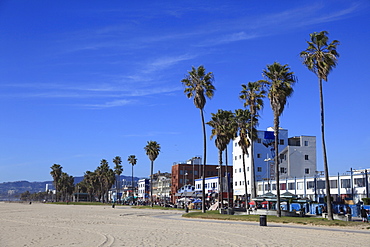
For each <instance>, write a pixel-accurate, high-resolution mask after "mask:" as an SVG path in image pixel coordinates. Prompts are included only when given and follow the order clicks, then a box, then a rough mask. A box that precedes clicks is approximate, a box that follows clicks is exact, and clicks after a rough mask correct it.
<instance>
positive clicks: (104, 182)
mask: <svg viewBox="0 0 370 247" xmlns="http://www.w3.org/2000/svg"><path fill="white" fill-rule="evenodd" d="M95 173H96V175H97V179H98V181H99V184H100V193H101V194H100V198H101V200H102V201H103V202H104V201H108V191H109V189H110V188H111V187H112V185H113V184H114V181H115V174H114V171H113V170H112V169H110V168H109V165H108V161H107V160H105V159H102V160H101V161H100V166H99V167H98V168H96V170H95Z"/></svg>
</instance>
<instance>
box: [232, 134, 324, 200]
mask: <svg viewBox="0 0 370 247" xmlns="http://www.w3.org/2000/svg"><path fill="white" fill-rule="evenodd" d="M257 135H258V138H257V140H256V141H255V142H254V143H253V147H254V173H255V180H256V182H257V181H268V180H274V179H275V164H274V157H275V150H274V138H275V136H274V131H273V128H271V127H270V128H268V129H267V131H261V130H259V131H258V132H257ZM238 141H239V137H237V138H236V139H235V140H234V141H233V180H234V184H233V185H234V196H236V197H239V198H240V197H242V196H244V195H245V189H244V172H243V154H242V149H241V148H240V146H239V145H238ZM248 153H249V154H247V155H245V169H246V177H247V190H248V194H251V190H252V186H251V185H252V184H251V181H252V173H251V156H250V155H251V147H250V148H249V149H248ZM279 154H280V155H279V159H280V165H279V167H280V179H285V178H294V177H303V176H315V175H316V169H317V168H316V137H314V136H299V137H291V138H288V130H285V129H280V130H279Z"/></svg>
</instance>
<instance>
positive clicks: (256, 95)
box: [239, 81, 266, 197]
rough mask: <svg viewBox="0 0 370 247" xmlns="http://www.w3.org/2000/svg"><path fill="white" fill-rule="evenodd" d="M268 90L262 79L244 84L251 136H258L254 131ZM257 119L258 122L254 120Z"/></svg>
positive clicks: (254, 187) (243, 96) (252, 148)
mask: <svg viewBox="0 0 370 247" xmlns="http://www.w3.org/2000/svg"><path fill="white" fill-rule="evenodd" d="M265 94H266V91H265V90H264V89H263V84H262V82H261V81H256V82H249V83H248V85H245V84H242V91H241V92H240V96H239V98H240V99H242V100H244V107H248V108H249V112H250V114H251V117H250V120H251V123H250V130H249V132H250V133H251V135H250V137H253V136H256V134H254V133H253V132H252V131H253V129H255V127H256V126H258V116H259V115H258V111H259V110H261V109H262V108H263V98H265ZM255 119H256V121H257V122H255V121H254V120H255ZM254 140H255V139H253V138H252V139H251V141H250V142H251V145H250V147H251V174H252V181H251V191H252V197H256V179H255V178H256V175H255V169H254V145H253V142H254Z"/></svg>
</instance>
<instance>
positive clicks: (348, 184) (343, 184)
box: [340, 179, 351, 188]
mask: <svg viewBox="0 0 370 247" xmlns="http://www.w3.org/2000/svg"><path fill="white" fill-rule="evenodd" d="M340 187H341V188H351V179H341V180H340Z"/></svg>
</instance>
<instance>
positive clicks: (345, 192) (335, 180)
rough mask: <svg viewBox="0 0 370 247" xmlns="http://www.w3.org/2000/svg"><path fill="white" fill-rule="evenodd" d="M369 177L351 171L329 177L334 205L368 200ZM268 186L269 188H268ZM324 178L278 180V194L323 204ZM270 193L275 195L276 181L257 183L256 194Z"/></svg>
mask: <svg viewBox="0 0 370 247" xmlns="http://www.w3.org/2000/svg"><path fill="white" fill-rule="evenodd" d="M369 179H370V177H369V172H368V170H352V169H351V171H349V172H347V173H345V174H341V175H340V174H338V175H336V176H330V177H329V181H330V194H331V196H332V197H333V201H334V202H336V203H347V204H358V203H359V202H361V200H362V198H365V197H366V198H369V192H370V191H369V183H370V180H369ZM269 184H270V185H271V186H269ZM325 188H326V186H325V177H324V176H323V175H322V174H317V175H315V176H312V177H306V176H304V177H300V178H286V179H282V180H280V193H284V192H285V191H288V192H290V193H292V194H295V195H297V196H298V197H300V198H307V199H310V200H312V201H316V202H319V203H323V202H324V201H325V199H324V198H325V196H326V189H325ZM267 192H272V193H273V194H275V195H276V181H275V180H272V181H259V182H257V194H258V195H263V194H265V193H267Z"/></svg>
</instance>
